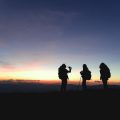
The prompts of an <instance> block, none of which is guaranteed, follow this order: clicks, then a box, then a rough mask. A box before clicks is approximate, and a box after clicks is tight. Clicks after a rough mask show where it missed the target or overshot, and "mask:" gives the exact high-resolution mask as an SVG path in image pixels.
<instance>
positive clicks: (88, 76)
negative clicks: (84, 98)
mask: <svg viewBox="0 0 120 120" xmlns="http://www.w3.org/2000/svg"><path fill="white" fill-rule="evenodd" d="M80 74H81V77H82V78H85V79H86V80H91V72H90V71H89V70H88V71H85V72H84V71H81V72H80Z"/></svg>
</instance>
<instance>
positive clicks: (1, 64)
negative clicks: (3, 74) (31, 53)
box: [0, 60, 16, 71]
mask: <svg viewBox="0 0 120 120" xmlns="http://www.w3.org/2000/svg"><path fill="white" fill-rule="evenodd" d="M0 70H1V71H11V70H12V71H13V70H16V67H15V66H14V65H12V64H10V63H9V62H6V61H1V60H0Z"/></svg>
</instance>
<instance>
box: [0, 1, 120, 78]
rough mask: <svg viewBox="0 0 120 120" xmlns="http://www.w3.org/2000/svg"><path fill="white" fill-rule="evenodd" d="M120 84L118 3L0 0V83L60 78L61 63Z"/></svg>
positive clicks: (75, 73) (75, 72)
mask: <svg viewBox="0 0 120 120" xmlns="http://www.w3.org/2000/svg"><path fill="white" fill-rule="evenodd" d="M101 62H105V63H106V64H107V65H108V66H109V68H110V69H111V73H112V78H111V79H112V80H120V75H119V72H120V1H119V0H0V79H42V80H48V79H50V80H53V79H54V80H55V79H58V76H57V69H58V67H59V66H60V65H61V64H62V63H65V64H66V65H70V66H72V68H73V69H72V73H71V74H70V75H69V77H70V79H74V80H77V79H79V78H80V75H79V72H80V70H81V69H82V64H84V63H85V64H87V65H88V67H89V69H90V70H91V72H92V79H94V80H97V79H98V80H99V76H100V75H99V65H100V63H101Z"/></svg>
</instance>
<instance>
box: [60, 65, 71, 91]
mask: <svg viewBox="0 0 120 120" xmlns="http://www.w3.org/2000/svg"><path fill="white" fill-rule="evenodd" d="M68 68H69V70H67V69H66V65H65V64H62V65H61V66H60V67H59V68H58V76H59V78H60V79H61V80H62V83H61V92H65V91H66V87H67V80H68V79H69V78H68V75H67V74H68V73H70V72H71V69H72V68H71V67H68Z"/></svg>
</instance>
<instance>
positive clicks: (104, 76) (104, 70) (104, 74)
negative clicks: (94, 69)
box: [99, 63, 111, 89]
mask: <svg viewBox="0 0 120 120" xmlns="http://www.w3.org/2000/svg"><path fill="white" fill-rule="evenodd" d="M99 68H100V80H102V82H103V86H104V89H107V88H108V85H107V82H108V79H109V78H110V77H111V73H110V69H109V68H108V66H107V65H106V64H105V63H101V64H100V66H99Z"/></svg>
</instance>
